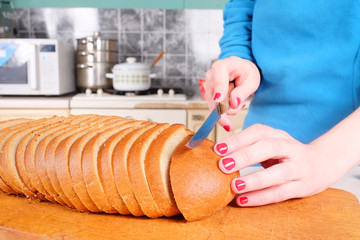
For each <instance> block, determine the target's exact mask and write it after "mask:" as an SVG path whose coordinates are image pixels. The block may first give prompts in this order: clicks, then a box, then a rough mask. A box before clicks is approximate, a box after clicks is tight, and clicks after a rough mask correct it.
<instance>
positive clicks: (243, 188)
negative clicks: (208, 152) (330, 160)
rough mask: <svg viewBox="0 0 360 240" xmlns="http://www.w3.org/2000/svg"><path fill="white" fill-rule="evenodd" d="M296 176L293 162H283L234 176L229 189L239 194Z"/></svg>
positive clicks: (293, 178) (296, 177)
mask: <svg viewBox="0 0 360 240" xmlns="http://www.w3.org/2000/svg"><path fill="white" fill-rule="evenodd" d="M298 178H299V176H298V174H297V171H296V166H295V164H294V163H293V162H284V163H281V164H276V165H274V166H272V167H270V168H267V169H264V170H261V171H257V172H254V173H251V174H248V175H245V176H241V177H238V178H234V179H233V180H232V181H231V189H232V191H233V192H234V193H237V194H241V193H244V192H252V191H256V190H260V189H264V188H268V187H272V186H276V185H280V184H284V183H288V182H290V181H293V180H298Z"/></svg>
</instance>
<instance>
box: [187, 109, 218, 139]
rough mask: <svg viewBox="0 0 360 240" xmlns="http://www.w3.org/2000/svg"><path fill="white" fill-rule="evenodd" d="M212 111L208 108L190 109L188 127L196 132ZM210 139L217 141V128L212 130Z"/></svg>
mask: <svg viewBox="0 0 360 240" xmlns="http://www.w3.org/2000/svg"><path fill="white" fill-rule="evenodd" d="M209 114H210V111H209V110H206V109H189V110H188V112H187V128H188V129H190V130H191V131H194V132H196V131H197V130H198V129H199V128H200V127H201V125H202V124H203V123H204V121H205V120H206V118H207V117H208V116H209ZM208 139H210V140H212V141H215V129H214V130H213V131H211V133H210V134H209V136H208Z"/></svg>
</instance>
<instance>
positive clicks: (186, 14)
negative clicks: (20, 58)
mask: <svg viewBox="0 0 360 240" xmlns="http://www.w3.org/2000/svg"><path fill="white" fill-rule="evenodd" d="M16 14H17V17H18V18H19V20H20V29H19V30H20V32H19V35H20V37H23V38H57V39H60V40H62V41H65V42H69V43H71V44H73V45H74V47H75V48H76V39H78V38H82V37H86V36H89V35H92V34H93V32H94V31H100V32H101V33H102V35H103V36H104V37H108V38H113V39H117V40H118V43H119V48H118V50H119V55H118V61H119V62H123V61H124V60H125V58H126V57H129V56H132V57H136V58H137V59H138V61H144V62H146V63H151V62H152V61H153V60H154V59H155V57H156V56H157V55H158V54H159V53H160V52H161V51H162V50H164V51H165V55H164V57H163V59H162V60H160V61H159V62H158V64H157V65H156V67H155V73H156V74H157V76H158V77H157V78H156V79H154V80H153V83H152V87H180V88H184V89H187V90H189V91H191V92H193V93H194V94H198V91H197V86H198V79H199V78H204V77H205V73H206V71H207V69H208V68H209V67H210V66H211V63H212V61H214V60H215V59H216V58H217V56H218V54H219V52H220V50H219V46H218V41H219V39H220V38H221V35H222V31H223V28H222V25H223V21H222V10H220V9H219V10H209V9H207V10H204V9H177V10H176V9H98V8H25V9H16Z"/></svg>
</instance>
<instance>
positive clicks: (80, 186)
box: [68, 120, 129, 212]
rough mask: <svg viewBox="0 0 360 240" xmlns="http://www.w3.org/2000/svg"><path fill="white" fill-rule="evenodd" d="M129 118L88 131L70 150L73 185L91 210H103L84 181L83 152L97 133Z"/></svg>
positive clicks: (120, 123)
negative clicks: (90, 194)
mask: <svg viewBox="0 0 360 240" xmlns="http://www.w3.org/2000/svg"><path fill="white" fill-rule="evenodd" d="M128 121H129V120H121V121H117V122H114V123H110V124H107V125H105V126H103V128H102V129H101V130H100V131H99V129H96V130H93V131H90V132H87V133H86V134H84V135H83V136H81V137H80V138H78V139H77V140H76V141H75V142H74V143H73V145H72V146H71V148H70V150H69V167H68V168H69V170H70V176H71V180H72V186H73V188H74V191H75V193H76V195H77V197H78V198H79V199H80V201H81V202H82V204H83V205H84V206H85V207H86V208H87V209H88V210H89V211H91V212H100V211H101V210H100V209H99V208H98V207H97V206H96V204H95V203H94V202H93V200H92V199H91V197H90V196H89V194H88V192H87V188H86V184H85V182H84V175H83V171H82V153H83V150H84V147H85V145H86V144H87V143H88V142H89V141H90V140H91V139H92V138H93V137H94V136H96V135H97V134H99V133H100V132H102V131H105V130H106V129H108V128H111V127H115V126H119V125H123V124H124V123H126V122H128Z"/></svg>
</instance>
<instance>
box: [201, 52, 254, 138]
mask: <svg viewBox="0 0 360 240" xmlns="http://www.w3.org/2000/svg"><path fill="white" fill-rule="evenodd" d="M230 81H234V83H235V88H234V89H233V90H232V91H231V92H230V96H229V106H230V108H229V109H228V111H227V113H226V114H223V115H222V116H221V119H220V120H219V122H218V123H219V124H220V125H221V126H223V127H224V128H225V130H227V131H230V130H231V129H232V128H233V125H232V123H231V121H230V119H229V117H228V114H229V115H234V114H236V113H237V112H239V111H240V110H241V109H242V108H243V107H244V106H245V100H246V99H247V98H248V97H249V96H250V95H251V94H253V93H254V92H255V91H256V90H257V89H258V87H259V84H260V73H259V70H258V68H257V67H256V65H255V64H254V63H252V62H251V61H249V60H246V59H242V58H239V57H229V58H225V59H221V60H217V61H216V62H214V63H213V65H212V67H211V69H210V70H209V71H208V72H207V73H206V81H205V85H204V88H205V96H206V100H207V102H208V105H209V109H214V107H215V103H216V102H222V101H223V100H224V99H226V97H227V95H228V88H229V82H230Z"/></svg>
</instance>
